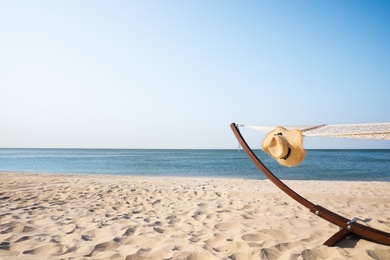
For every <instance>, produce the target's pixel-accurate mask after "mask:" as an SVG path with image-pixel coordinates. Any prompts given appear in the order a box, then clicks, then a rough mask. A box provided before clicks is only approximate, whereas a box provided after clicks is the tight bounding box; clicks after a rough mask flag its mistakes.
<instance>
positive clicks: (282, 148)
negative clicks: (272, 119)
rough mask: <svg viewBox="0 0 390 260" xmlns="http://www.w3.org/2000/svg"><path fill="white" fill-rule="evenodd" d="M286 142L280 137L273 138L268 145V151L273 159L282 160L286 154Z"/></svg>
mask: <svg viewBox="0 0 390 260" xmlns="http://www.w3.org/2000/svg"><path fill="white" fill-rule="evenodd" d="M288 148H289V146H288V142H287V140H286V138H284V137H283V136H282V135H276V136H273V137H272V138H271V139H270V141H269V145H268V151H269V153H270V154H271V156H272V157H274V158H278V159H279V158H282V157H284V156H286V154H287V153H288Z"/></svg>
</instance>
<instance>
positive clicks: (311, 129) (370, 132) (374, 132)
mask: <svg viewBox="0 0 390 260" xmlns="http://www.w3.org/2000/svg"><path fill="white" fill-rule="evenodd" d="M238 126H240V127H241V126H244V127H248V128H252V129H256V130H259V131H263V132H270V131H271V130H273V129H274V128H275V127H276V126H253V125H242V124H241V125H238ZM286 128H287V129H289V130H292V129H299V130H301V131H302V135H303V136H314V137H317V136H318V137H339V138H358V139H376V140H390V123H371V124H342V125H313V126H286Z"/></svg>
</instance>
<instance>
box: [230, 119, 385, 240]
mask: <svg viewBox="0 0 390 260" xmlns="http://www.w3.org/2000/svg"><path fill="white" fill-rule="evenodd" d="M240 126H243V125H236V124H235V123H232V124H231V125H230V127H231V129H232V131H233V133H234V135H235V136H236V138H237V140H238V142H239V144H240V145H241V147H242V148H243V149H244V151H245V152H246V154H247V155H248V157H249V158H250V159H251V160H252V162H253V163H254V164H255V165H256V166H257V168H258V169H259V170H261V171H262V172H263V173H264V175H265V176H266V177H267V178H268V179H270V181H272V182H273V183H274V184H275V185H276V186H277V187H278V188H279V189H281V190H282V191H283V192H284V193H286V194H287V195H288V196H290V197H291V198H293V199H294V200H295V201H297V202H299V203H300V204H301V205H303V206H304V207H306V208H308V209H309V210H310V212H312V213H314V214H315V215H317V216H318V217H320V218H322V219H324V220H326V221H328V222H330V223H332V224H334V225H336V226H338V227H340V231H338V232H336V233H335V234H334V235H333V236H331V237H330V238H329V239H328V240H326V241H325V242H324V245H326V246H335V245H337V244H338V243H340V242H341V241H342V240H344V239H345V238H347V237H349V236H350V235H356V236H358V237H360V238H364V239H367V240H370V241H372V242H375V243H379V244H383V245H388V246H390V233H387V232H384V231H381V230H378V229H375V228H372V227H369V226H365V225H362V224H360V223H357V222H356V220H357V219H356V218H354V219H348V218H345V217H343V216H341V215H339V214H337V213H335V212H333V211H330V210H328V209H326V208H324V207H322V206H320V205H316V204H314V203H312V202H311V201H309V200H307V199H305V198H304V197H302V196H301V195H299V194H298V193H297V192H295V191H294V190H292V189H291V188H290V187H288V186H287V185H286V184H284V183H283V182H282V181H281V180H280V179H278V178H277V177H276V176H275V175H274V174H273V173H272V172H271V171H270V170H269V169H268V168H267V167H266V166H265V165H264V164H263V163H262V162H261V161H260V159H259V158H258V157H257V156H256V155H255V153H254V152H253V151H252V149H251V148H250V147H249V145H248V144H247V142H246V141H245V139H244V137H243V136H242V135H241V133H240V130H239V127H240ZM251 128H256V129H258V130H263V131H267V130H268V131H269V130H270V129H271V130H272V129H273V128H274V127H253V126H251ZM294 128H295V129H296V128H297V127H294ZM301 129H304V130H305V135H306V134H307V133H310V132H311V134H313V135H312V136H331V137H335V136H337V137H340V136H345V135H346V136H348V137H351V135H358V136H359V137H362V136H364V138H368V137H369V136H375V135H380V136H384V137H385V139H386V140H389V132H390V124H389V123H384V124H365V125H333V126H330V125H323V126H317V127H306V128H301ZM378 129H380V130H378ZM357 130H359V132H357V133H356V131H357ZM360 130H362V131H360ZM321 131H322V132H321ZM374 139H380V138H374Z"/></svg>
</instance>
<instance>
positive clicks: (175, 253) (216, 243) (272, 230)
mask: <svg viewBox="0 0 390 260" xmlns="http://www.w3.org/2000/svg"><path fill="white" fill-rule="evenodd" d="M0 178H1V180H2V183H0V200H1V203H2V207H1V208H0V258H2V259H26V258H28V259H64V258H76V259H88V258H90V257H93V258H94V259H107V258H110V259H318V258H323V259H332V258H334V259H372V258H374V259H389V258H390V247H388V246H384V245H379V244H375V243H372V242H369V241H366V240H363V239H357V238H356V237H351V238H349V239H347V240H345V241H343V242H341V243H340V244H339V245H338V246H337V247H326V246H323V245H322V243H323V242H325V241H326V240H327V239H328V238H329V237H330V236H331V235H333V234H334V233H335V232H337V231H338V227H337V226H334V225H333V224H330V223H329V222H327V221H325V220H322V219H320V218H318V217H316V216H315V215H314V214H312V213H311V212H310V211H309V210H308V209H306V208H304V207H303V206H301V205H300V204H298V203H297V202H296V201H294V200H293V199H291V198H290V197H288V196H287V195H286V194H284V193H283V192H282V191H280V190H279V189H278V188H277V187H276V186H275V185H274V184H273V183H271V182H270V181H269V180H268V179H266V180H254V179H233V178H208V177H196V178H194V177H190V176H188V177H169V176H161V177H160V176H159V177H156V176H136V175H132V176H128V175H102V174H50V173H25V172H0ZM284 182H285V183H286V184H287V185H289V186H290V187H291V188H292V189H294V190H295V191H296V192H298V193H299V194H300V195H302V196H303V197H305V198H307V199H308V200H310V201H312V202H313V203H316V204H319V205H322V206H324V207H325V208H328V209H331V210H333V211H334V212H336V213H338V214H340V215H342V216H345V217H347V218H354V217H359V218H361V219H363V220H364V221H366V222H365V224H366V225H368V226H371V227H374V228H377V229H380V230H382V231H385V232H390V182H379V181H375V182H371V181H370V182H366V181H315V180H309V181H301V180H287V181H284ZM308 184H310V185H308Z"/></svg>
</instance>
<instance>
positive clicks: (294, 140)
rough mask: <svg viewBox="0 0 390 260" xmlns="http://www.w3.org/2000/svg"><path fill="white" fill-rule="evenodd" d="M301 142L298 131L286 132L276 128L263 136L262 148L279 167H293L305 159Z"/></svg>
mask: <svg viewBox="0 0 390 260" xmlns="http://www.w3.org/2000/svg"><path fill="white" fill-rule="evenodd" d="M302 141H303V138H302V132H301V131H300V130H297V129H295V130H287V129H286V128H284V127H281V126H278V127H276V128H275V129H274V130H272V131H271V132H269V133H268V134H267V135H266V136H265V138H264V140H263V143H262V148H263V151H264V152H267V153H268V154H269V155H270V156H271V157H272V158H274V159H275V160H276V161H278V163H280V164H281V165H284V166H288V167H293V166H297V165H298V164H299V163H300V162H301V161H302V160H303V159H304V158H305V154H306V151H305V149H303V147H302Z"/></svg>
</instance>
